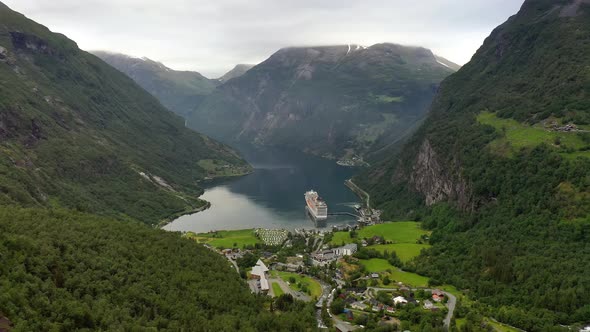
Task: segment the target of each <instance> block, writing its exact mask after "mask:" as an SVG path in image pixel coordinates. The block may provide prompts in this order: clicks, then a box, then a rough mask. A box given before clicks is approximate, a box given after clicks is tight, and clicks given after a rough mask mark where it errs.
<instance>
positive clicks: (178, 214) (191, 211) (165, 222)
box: [156, 168, 254, 229]
mask: <svg viewBox="0 0 590 332" xmlns="http://www.w3.org/2000/svg"><path fill="white" fill-rule="evenodd" d="M252 173H254V168H251V169H250V170H249V171H248V172H245V173H242V174H236V175H228V176H219V177H215V178H210V179H202V180H198V181H197V183H199V184H200V183H207V182H212V181H217V180H221V181H223V180H228V179H233V178H238V177H243V176H247V175H250V174H252ZM201 189H203V188H201ZM203 194H205V189H203V193H201V194H200V195H199V196H198V197H197V199H198V200H201V201H203V202H205V205H203V206H200V207H198V208H191V209H185V210H183V211H180V212H176V213H173V214H172V215H170V216H168V217H166V218H164V219H162V220H161V221H160V222H159V223H158V224H157V225H156V228H159V229H163V228H164V227H165V226H166V225H168V224H170V223H171V222H173V221H174V220H176V219H178V218H180V217H182V216H186V215H189V214H195V213H199V212H203V211H205V210H207V209H209V208H210V207H211V202H209V201H206V200H204V199H201V198H200V197H201V196H203Z"/></svg>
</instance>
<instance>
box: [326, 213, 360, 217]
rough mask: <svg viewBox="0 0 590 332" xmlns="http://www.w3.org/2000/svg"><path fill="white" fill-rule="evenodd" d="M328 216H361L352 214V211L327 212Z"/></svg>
mask: <svg viewBox="0 0 590 332" xmlns="http://www.w3.org/2000/svg"><path fill="white" fill-rule="evenodd" d="M328 216H350V217H355V218H361V216H360V215H358V214H354V213H352V212H328Z"/></svg>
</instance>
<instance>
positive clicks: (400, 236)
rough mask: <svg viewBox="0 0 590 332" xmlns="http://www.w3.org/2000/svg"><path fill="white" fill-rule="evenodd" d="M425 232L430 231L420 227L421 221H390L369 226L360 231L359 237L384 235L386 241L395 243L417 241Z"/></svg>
mask: <svg viewBox="0 0 590 332" xmlns="http://www.w3.org/2000/svg"><path fill="white" fill-rule="evenodd" d="M423 234H429V232H427V231H425V230H423V229H421V228H420V223H418V222H414V221H397V222H388V223H384V224H379V225H373V226H368V227H365V228H363V229H361V230H360V231H359V232H358V236H359V238H370V237H373V236H375V235H379V236H383V238H385V241H392V242H395V243H416V240H417V239H418V238H420V236H422V235H423Z"/></svg>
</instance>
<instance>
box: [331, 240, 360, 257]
mask: <svg viewBox="0 0 590 332" xmlns="http://www.w3.org/2000/svg"><path fill="white" fill-rule="evenodd" d="M356 251H357V245H356V243H350V244H347V245H345V246H344V247H338V248H334V254H336V256H351V255H353V254H354V253H355V252H356Z"/></svg>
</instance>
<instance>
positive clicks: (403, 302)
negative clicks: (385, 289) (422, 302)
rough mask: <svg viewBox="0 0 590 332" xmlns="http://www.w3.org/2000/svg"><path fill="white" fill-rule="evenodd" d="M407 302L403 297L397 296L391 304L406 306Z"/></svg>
mask: <svg viewBox="0 0 590 332" xmlns="http://www.w3.org/2000/svg"><path fill="white" fill-rule="evenodd" d="M407 303H408V300H406V298H405V297H403V296H397V297H394V298H393V304H395V305H398V304H407Z"/></svg>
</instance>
